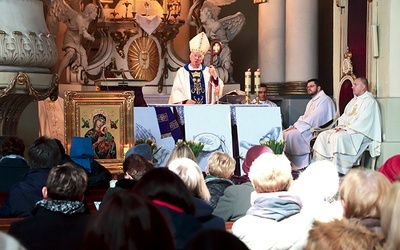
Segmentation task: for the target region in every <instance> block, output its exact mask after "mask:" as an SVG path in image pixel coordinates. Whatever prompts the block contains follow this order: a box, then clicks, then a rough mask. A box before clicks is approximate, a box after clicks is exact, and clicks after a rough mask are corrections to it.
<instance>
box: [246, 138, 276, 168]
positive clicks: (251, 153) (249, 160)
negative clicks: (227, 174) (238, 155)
mask: <svg viewBox="0 0 400 250" xmlns="http://www.w3.org/2000/svg"><path fill="white" fill-rule="evenodd" d="M264 153H271V154H273V153H274V152H273V151H272V150H271V149H270V148H269V147H267V146H264V145H255V146H253V147H251V148H250V149H249V150H247V153H246V157H245V159H244V161H243V164H242V169H243V172H245V173H246V174H248V173H249V171H250V167H251V166H252V164H253V162H254V161H255V160H256V159H257V158H258V157H259V156H260V155H262V154H264Z"/></svg>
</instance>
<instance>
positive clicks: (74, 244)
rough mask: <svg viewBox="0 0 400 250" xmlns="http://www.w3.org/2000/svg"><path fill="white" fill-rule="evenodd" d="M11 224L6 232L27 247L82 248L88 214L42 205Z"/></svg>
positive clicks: (31, 249)
mask: <svg viewBox="0 0 400 250" xmlns="http://www.w3.org/2000/svg"><path fill="white" fill-rule="evenodd" d="M32 213H33V216H32V217H29V218H26V219H23V220H20V221H16V222H14V223H12V224H11V226H10V229H9V231H8V234H10V235H12V236H14V237H15V238H17V239H18V240H19V241H20V242H21V243H22V244H23V245H24V246H25V247H26V248H27V249H30V250H34V249H41V250H43V249H82V245H83V241H84V237H85V230H86V225H87V223H88V220H89V217H90V215H89V214H63V213H60V212H52V211H50V210H47V209H45V208H43V207H37V208H35V209H34V210H33V212H32Z"/></svg>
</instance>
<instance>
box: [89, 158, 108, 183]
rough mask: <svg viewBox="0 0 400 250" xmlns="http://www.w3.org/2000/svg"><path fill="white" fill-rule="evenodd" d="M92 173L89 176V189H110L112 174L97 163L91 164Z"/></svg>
mask: <svg viewBox="0 0 400 250" xmlns="http://www.w3.org/2000/svg"><path fill="white" fill-rule="evenodd" d="M90 169H91V172H90V173H88V172H86V173H87V175H88V188H108V187H110V181H111V180H112V174H111V172H110V171H109V170H108V169H107V168H105V167H104V166H103V165H101V164H100V163H98V162H97V161H93V162H92V163H91V164H90Z"/></svg>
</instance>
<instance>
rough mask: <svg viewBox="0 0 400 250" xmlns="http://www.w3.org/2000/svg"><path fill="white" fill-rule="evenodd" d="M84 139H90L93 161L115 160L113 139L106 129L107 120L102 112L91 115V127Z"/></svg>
mask: <svg viewBox="0 0 400 250" xmlns="http://www.w3.org/2000/svg"><path fill="white" fill-rule="evenodd" d="M88 127H89V126H88ZM85 137H89V138H91V139H92V144H93V151H94V158H95V159H116V158H117V149H116V143H115V139H114V136H113V135H112V134H111V132H110V131H109V128H108V127H107V118H106V114H104V112H100V113H97V114H94V115H93V126H92V128H91V129H89V130H88V131H87V132H86V133H85Z"/></svg>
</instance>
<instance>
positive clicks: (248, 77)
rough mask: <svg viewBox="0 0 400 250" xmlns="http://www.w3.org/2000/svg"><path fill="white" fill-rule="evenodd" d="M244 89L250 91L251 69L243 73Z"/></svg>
mask: <svg viewBox="0 0 400 250" xmlns="http://www.w3.org/2000/svg"><path fill="white" fill-rule="evenodd" d="M244 91H245V92H250V91H251V70H250V69H248V70H247V71H246V72H245V73H244Z"/></svg>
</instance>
